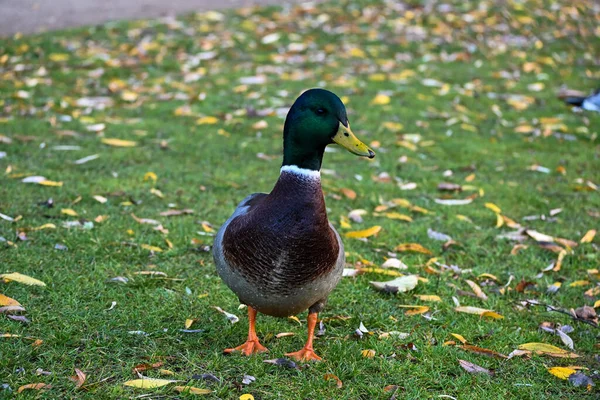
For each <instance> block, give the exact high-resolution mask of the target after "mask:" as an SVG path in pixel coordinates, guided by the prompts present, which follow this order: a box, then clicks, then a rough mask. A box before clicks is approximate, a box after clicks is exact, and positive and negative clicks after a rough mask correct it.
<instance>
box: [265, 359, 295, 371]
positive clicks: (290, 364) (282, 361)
mask: <svg viewBox="0 0 600 400" xmlns="http://www.w3.org/2000/svg"><path fill="white" fill-rule="evenodd" d="M263 362H264V363H267V364H273V365H277V366H280V367H285V368H291V369H300V368H299V367H298V365H297V364H296V363H295V362H293V361H292V360H288V359H287V358H275V359H273V360H264V361H263Z"/></svg>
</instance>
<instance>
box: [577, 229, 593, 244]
mask: <svg viewBox="0 0 600 400" xmlns="http://www.w3.org/2000/svg"><path fill="white" fill-rule="evenodd" d="M595 236H596V230H595V229H590V230H589V231H587V233H586V234H585V235H583V237H582V238H581V240H580V243H592V241H593V240H594V237H595Z"/></svg>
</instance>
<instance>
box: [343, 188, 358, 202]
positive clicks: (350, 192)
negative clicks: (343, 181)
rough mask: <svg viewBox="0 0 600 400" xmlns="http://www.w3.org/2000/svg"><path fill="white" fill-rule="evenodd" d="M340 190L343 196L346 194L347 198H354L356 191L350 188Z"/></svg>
mask: <svg viewBox="0 0 600 400" xmlns="http://www.w3.org/2000/svg"><path fill="white" fill-rule="evenodd" d="M340 192H342V194H343V195H344V196H346V197H347V198H349V199H350V200H354V199H356V192H355V191H354V190H352V189H348V188H341V189H340Z"/></svg>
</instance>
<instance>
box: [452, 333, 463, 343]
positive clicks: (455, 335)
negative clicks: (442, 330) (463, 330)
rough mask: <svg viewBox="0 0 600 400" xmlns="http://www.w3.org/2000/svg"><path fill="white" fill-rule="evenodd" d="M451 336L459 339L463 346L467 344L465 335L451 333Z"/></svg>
mask: <svg viewBox="0 0 600 400" xmlns="http://www.w3.org/2000/svg"><path fill="white" fill-rule="evenodd" d="M451 335H452V336H454V337H455V338H457V339H458V340H459V341H460V342H461V343H462V344H467V339H465V338H464V337H463V335H460V334H458V333H451Z"/></svg>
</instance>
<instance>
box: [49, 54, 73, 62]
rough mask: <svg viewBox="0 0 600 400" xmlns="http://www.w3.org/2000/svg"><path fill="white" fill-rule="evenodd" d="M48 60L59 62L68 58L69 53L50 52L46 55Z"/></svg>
mask: <svg viewBox="0 0 600 400" xmlns="http://www.w3.org/2000/svg"><path fill="white" fill-rule="evenodd" d="M48 58H49V59H50V61H54V62H60V61H67V60H68V59H69V55H68V54H66V53H52V54H50V55H49V56H48Z"/></svg>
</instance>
